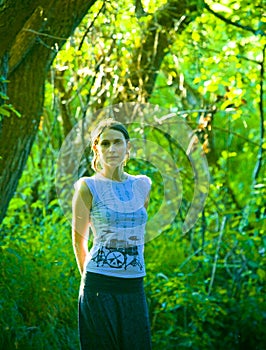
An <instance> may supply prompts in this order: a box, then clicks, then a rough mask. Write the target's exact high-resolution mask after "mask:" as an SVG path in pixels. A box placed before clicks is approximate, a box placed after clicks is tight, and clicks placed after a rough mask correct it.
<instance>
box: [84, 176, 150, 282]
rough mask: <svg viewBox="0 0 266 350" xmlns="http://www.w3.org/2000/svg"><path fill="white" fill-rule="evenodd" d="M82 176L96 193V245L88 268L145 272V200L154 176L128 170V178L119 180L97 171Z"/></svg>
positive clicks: (131, 273) (92, 214)
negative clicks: (132, 172) (135, 173)
mask: <svg viewBox="0 0 266 350" xmlns="http://www.w3.org/2000/svg"><path fill="white" fill-rule="evenodd" d="M81 180H83V181H85V183H86V184H87V186H88V188H89V189H90V192H91V194H92V206H91V211H90V227H91V230H92V233H93V245H92V248H91V250H90V252H89V256H88V259H87V261H86V263H85V264H86V267H85V270H86V271H89V272H95V273H98V274H103V275H108V276H114V277H122V278H136V277H143V276H145V263H144V240H145V226H146V222H147V212H146V208H145V207H144V204H145V201H146V198H147V196H148V193H149V191H150V187H151V180H150V178H149V177H147V176H145V175H137V176H133V175H129V174H127V178H126V180H124V181H122V182H119V181H114V180H111V179H108V178H106V177H104V176H102V175H101V174H99V173H96V174H95V175H94V176H91V177H83V178H81V179H80V180H79V181H81Z"/></svg>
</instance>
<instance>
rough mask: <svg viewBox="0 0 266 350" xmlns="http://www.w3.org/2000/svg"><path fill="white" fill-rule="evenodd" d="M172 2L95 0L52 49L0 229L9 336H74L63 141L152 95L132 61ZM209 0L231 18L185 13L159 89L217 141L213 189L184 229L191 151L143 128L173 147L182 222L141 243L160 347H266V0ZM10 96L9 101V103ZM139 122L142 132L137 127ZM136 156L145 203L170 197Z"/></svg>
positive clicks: (28, 340)
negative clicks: (84, 123)
mask: <svg viewBox="0 0 266 350" xmlns="http://www.w3.org/2000/svg"><path fill="white" fill-rule="evenodd" d="M164 3H166V1H163V0H162V1H145V2H144V1H143V7H144V10H145V11H147V12H148V13H146V14H143V13H142V14H138V16H136V15H135V8H134V6H133V5H132V3H131V2H130V1H126V0H124V1H122V2H121V3H119V4H118V3H116V4H115V3H110V2H105V6H103V2H102V1H97V2H96V4H95V5H94V7H93V9H92V12H91V13H89V14H88V16H87V17H86V18H85V19H84V21H83V23H82V24H81V25H80V27H79V28H78V29H77V30H76V32H75V34H74V35H73V37H72V38H71V40H69V41H68V42H67V43H66V45H65V47H64V48H63V50H62V51H61V52H60V53H59V55H58V56H57V58H56V60H55V62H54V66H53V68H52V70H51V75H50V76H49V77H48V80H47V86H46V102H45V108H44V115H43V117H42V123H41V125H40V130H39V133H38V135H37V139H36V142H35V144H34V147H33V149H32V153H31V156H30V158H29V159H28V163H27V167H26V169H25V171H24V173H23V177H22V179H21V180H20V183H19V187H18V190H17V192H16V195H15V196H14V198H13V200H12V201H11V204H10V206H9V211H8V214H7V216H6V218H5V220H4V222H3V226H2V231H1V246H0V247H1V248H0V249H1V263H0V264H1V279H0V295H1V300H0V326H1V329H2V330H3V331H2V333H1V335H0V347H1V348H3V349H27V350H28V349H46V350H49V349H51V350H55V349H76V348H77V347H78V341H77V296H78V285H79V275H78V270H77V267H76V263H75V260H74V254H73V252H72V247H71V235H70V229H71V228H70V225H69V223H68V222H67V220H66V219H65V218H64V215H63V212H62V210H61V209H60V207H59V204H58V201H57V199H56V198H57V195H56V191H55V185H54V178H55V169H56V160H57V157H58V150H59V148H60V146H61V144H62V141H63V140H64V138H65V136H66V135H67V133H68V132H69V131H70V129H71V128H72V127H73V125H74V124H75V123H76V122H77V121H79V120H80V119H81V118H82V117H84V116H85V115H86V113H87V112H88V111H90V112H92V113H93V112H95V111H97V110H99V109H100V108H102V107H105V106H108V105H110V104H113V103H117V102H119V101H124V102H128V101H132V100H133V101H141V102H142V101H145V99H146V95H145V91H143V90H142V85H141V82H142V81H141V79H140V80H137V81H138V82H139V84H137V85H138V88H137V89H135V85H134V83H135V80H136V76H137V79H139V78H140V77H141V73H142V70H141V69H142V67H139V66H137V65H135V62H139V61H138V60H136V57H137V58H138V59H139V60H140V58H141V49H142V45H143V42H144V41H145V38H146V36H147V31H148V29H149V26H148V25H149V24H150V21H151V19H152V18H154V21H155V22H154V26H155V27H156V28H157V30H158V34H159V33H161V32H164V31H165V29H164V28H162V26H159V25H158V23H157V22H156V16H154V17H152V16H153V14H154V13H156V11H157V10H158V8H159V7H160V6H163V5H164ZM208 4H209V6H210V7H211V8H212V9H213V10H214V11H216V12H217V13H218V14H220V15H222V16H224V18H225V20H222V19H221V18H217V16H214V14H213V13H211V12H209V11H208V10H207V9H206V8H205V9H203V4H202V2H199V5H200V6H199V9H200V13H198V14H193V20H191V21H190V23H188V24H187V25H186V26H185V27H184V29H182V30H181V27H180V25H181V24H180V23H177V24H176V25H177V27H176V28H174V29H173V30H169V31H167V40H168V42H169V45H168V48H167V52H166V54H165V56H164V59H163V62H162V64H161V67H160V70H159V72H158V75H157V79H156V80H155V84H154V87H153V91H152V94H151V97H150V100H149V102H151V103H153V104H158V105H159V106H160V107H162V108H169V109H170V110H172V111H174V112H176V113H177V115H179V116H180V115H181V116H182V117H184V118H185V120H186V121H187V123H188V124H189V125H190V126H191V128H192V129H193V130H194V132H195V134H197V135H198V137H199V139H200V141H201V142H202V144H203V150H204V151H205V152H207V157H208V161H209V170H210V173H211V184H210V190H209V196H208V200H207V203H206V206H205V208H204V211H203V212H202V215H201V217H200V218H199V220H198V222H197V224H196V225H195V226H194V227H193V229H191V230H190V231H189V232H188V233H186V234H185V235H183V234H182V233H181V224H182V222H183V220H184V217H185V215H186V213H187V211H188V209H189V205H190V203H191V200H192V197H193V173H192V170H191V166H190V164H189V161H188V159H187V157H186V155H185V154H184V152H183V150H181V149H180V145H178V142H177V140H174V139H171V138H167V137H166V136H165V135H162V134H161V133H160V131H159V130H155V129H153V130H144V131H143V130H142V132H145V137H146V138H148V139H149V140H151V141H152V142H154V144H156V145H158V146H160V147H161V148H163V149H166V150H167V152H168V154H171V155H172V157H173V159H174V161H175V163H176V165H177V167H178V168H179V169H180V180H181V182H182V186H183V192H182V195H183V199H182V203H181V206H180V210H179V213H178V214H177V216H176V218H175V220H174V222H173V223H171V225H170V224H169V225H167V226H166V227H164V228H163V231H164V232H163V234H162V235H160V236H159V237H158V238H157V239H155V240H153V241H151V242H149V243H148V244H147V245H146V250H145V255H146V263H147V278H146V292H147V298H148V302H149V310H150V318H151V325H152V336H153V347H154V349H155V350H156V349H158V350H161V349H176V348H178V349H194V350H198V349H199V350H201V349H202V350H206V349H218V350H219V349H244V348H245V349H252V350H263V349H264V348H265V343H266V337H265V309H266V305H265V281H266V274H265V267H266V266H265V262H266V260H265V256H266V255H265V252H266V240H265V237H264V233H265V229H266V227H265V212H266V206H265V195H266V193H265V190H266V187H265V178H264V177H263V173H265V160H264V151H265V141H264V140H263V139H262V137H261V129H260V128H261V120H262V115H261V111H260V106H261V104H262V105H263V106H264V105H265V102H266V99H265V91H264V90H265V87H263V83H264V82H263V77H261V69H262V66H263V57H264V56H263V52H264V51H263V50H264V48H265V44H266V41H265V36H264V35H262V34H261V31H262V30H263V27H264V26H265V23H266V21H265V16H263V14H262V7H261V2H260V1H253V2H250V1H242V2H241V6H240V2H239V1H233V0H232V1H231V0H227V1H221V2H219V4H218V3H217V2H215V3H214V2H210V1H208ZM185 17H186V16H185ZM182 20H184V19H182ZM228 21H231V22H235V23H238V24H239V25H242V26H246V27H247V26H248V27H249V28H250V27H251V26H252V28H254V31H251V30H250V29H247V28H241V27H237V26H235V25H233V24H232V23H231V24H230V23H229V22H228ZM181 22H182V21H181ZM84 33H87V34H86V35H85V34H84ZM152 49H154V48H152ZM154 50H155V49H154ZM143 69H144V70H145V67H144V68H143ZM148 73H149V74H153V73H154V72H148ZM261 87H263V89H261ZM261 91H264V94H261ZM0 97H1V98H2V100H5V101H6V100H7V97H5V96H4V94H2V95H1V96H0ZM261 99H263V101H262V100H261ZM8 106H9V105H4V106H3V105H2V106H1V107H0V108H4V110H5V111H6V113H8V111H9V108H12V107H8ZM1 113H2V112H1V110H0V114H1ZM2 114H4V113H2ZM6 115H7V114H6ZM131 128H132V130H130V131H131V134H132V136H133V137H134V135H135V136H136V135H138V134H139V130H138V129H137V127H135V126H134V125H133V124H132V125H131ZM261 145H262V148H261V149H262V158H261V161H260V166H261V168H260V171H259V173H258V175H257V176H255V175H254V169H255V166H256V165H257V164H258V161H259V157H258V154H259V150H260V147H261ZM151 151H154V152H156V148H152V149H151ZM148 156H149V155H148V154H147V155H146V159H147V160H148V159H149V157H148ZM158 159H159V160H160V162H161V164H163V165H164V166H165V167H167V166H169V164H167V157H166V156H165V154H159V153H158ZM127 167H128V168H127V170H128V171H129V172H131V173H139V172H140V171H141V172H144V173H146V174H147V175H149V176H150V177H151V178H152V182H153V186H152V193H151V200H150V205H149V209H148V211H149V214H150V216H153V215H154V214H155V213H156V212H157V211H158V208H160V205H161V202H162V199H163V196H164V188H163V184H162V174H161V173H160V171H158V169H156V167H154V166H151V165H150V164H148V161H147V162H144V161H141V160H137V159H134V160H131V161H130V162H129V163H128V166H127Z"/></svg>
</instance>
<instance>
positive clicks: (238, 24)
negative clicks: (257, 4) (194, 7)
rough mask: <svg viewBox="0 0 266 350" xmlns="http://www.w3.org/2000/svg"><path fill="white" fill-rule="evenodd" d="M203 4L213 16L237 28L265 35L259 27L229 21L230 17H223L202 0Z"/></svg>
mask: <svg viewBox="0 0 266 350" xmlns="http://www.w3.org/2000/svg"><path fill="white" fill-rule="evenodd" d="M203 4H204V7H205V8H206V10H208V11H209V12H210V13H212V14H213V15H214V16H215V17H217V18H219V19H221V20H222V21H223V22H225V23H227V24H230V25H232V26H235V27H237V28H241V29H243V30H247V31H249V32H251V33H253V34H255V35H262V36H266V33H265V32H264V31H263V30H261V29H253V28H252V27H249V26H244V25H243V24H241V23H239V22H233V21H231V20H230V19H228V18H226V17H224V16H223V15H221V14H220V13H217V12H215V11H213V10H212V9H211V8H210V6H209V5H208V4H207V3H206V2H205V1H203Z"/></svg>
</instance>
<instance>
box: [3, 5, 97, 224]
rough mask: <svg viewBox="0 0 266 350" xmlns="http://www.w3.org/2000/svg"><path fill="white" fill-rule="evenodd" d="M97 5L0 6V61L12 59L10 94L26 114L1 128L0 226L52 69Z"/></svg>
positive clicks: (33, 129) (35, 130) (10, 64)
mask: <svg viewBox="0 0 266 350" xmlns="http://www.w3.org/2000/svg"><path fill="white" fill-rule="evenodd" d="M95 1H96V0H91V1H82V0H61V1H53V0H50V1H48V0H47V1H21V2H20V1H11V0H10V1H9V0H7V1H5V2H4V4H3V5H1V7H0V23H1V26H0V28H1V29H0V63H1V64H3V62H5V64H6V60H5V59H4V57H9V61H8V66H9V74H8V76H7V78H8V80H9V83H8V87H7V95H8V96H9V97H10V102H11V103H12V105H13V106H14V107H15V108H16V109H17V110H18V111H19V112H20V113H21V118H18V117H17V116H16V115H14V114H12V115H11V117H10V118H7V117H4V118H3V120H2V127H1V129H0V157H1V158H0V193H1V202H0V222H1V221H2V220H3V218H4V216H5V213H6V210H7V207H8V204H9V201H10V200H11V198H12V196H13V194H14V192H15V190H16V187H17V184H18V181H19V178H20V177H21V174H22V171H23V168H24V166H25V164H26V161H27V158H28V155H29V153H30V150H31V147H32V144H33V141H34V139H35V135H36V133H37V130H38V126H39V122H40V116H41V114H42V107H43V101H44V84H45V80H46V76H47V72H48V70H49V67H50V65H51V64H52V62H53V59H54V58H55V56H56V54H57V52H58V51H59V50H60V48H61V47H62V46H63V44H64V43H65V41H66V40H67V38H68V37H69V36H70V35H71V34H72V33H73V31H74V29H75V28H76V27H77V25H78V24H79V23H80V21H81V20H82V18H83V17H84V16H85V15H86V13H87V12H88V10H89V9H90V7H91V6H92V5H93V4H94V3H95ZM14 14H16V15H15V16H14ZM1 54H2V56H1ZM0 68H1V69H0V71H2V70H3V67H0ZM4 68H5V71H6V69H7V67H6V66H5V67H4Z"/></svg>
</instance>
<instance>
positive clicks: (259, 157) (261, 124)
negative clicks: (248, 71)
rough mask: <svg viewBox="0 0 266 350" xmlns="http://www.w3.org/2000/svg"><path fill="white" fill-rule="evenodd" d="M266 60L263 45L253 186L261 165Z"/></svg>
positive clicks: (265, 50)
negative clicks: (258, 132)
mask: <svg viewBox="0 0 266 350" xmlns="http://www.w3.org/2000/svg"><path fill="white" fill-rule="evenodd" d="M265 60H266V45H264V48H263V51H262V62H261V63H260V101H259V110H260V144H259V151H258V155H257V162H256V165H255V168H254V171H253V186H254V185H255V184H256V182H257V179H258V176H259V172H260V169H261V166H262V159H263V158H262V156H263V142H264V131H265V130H264V108H263V100H264V96H263V82H264V73H265V71H264V64H265Z"/></svg>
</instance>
